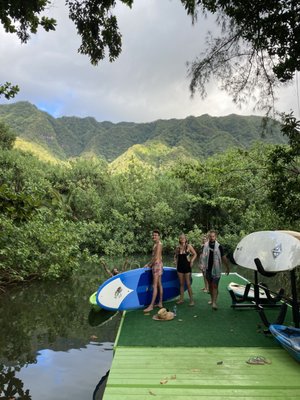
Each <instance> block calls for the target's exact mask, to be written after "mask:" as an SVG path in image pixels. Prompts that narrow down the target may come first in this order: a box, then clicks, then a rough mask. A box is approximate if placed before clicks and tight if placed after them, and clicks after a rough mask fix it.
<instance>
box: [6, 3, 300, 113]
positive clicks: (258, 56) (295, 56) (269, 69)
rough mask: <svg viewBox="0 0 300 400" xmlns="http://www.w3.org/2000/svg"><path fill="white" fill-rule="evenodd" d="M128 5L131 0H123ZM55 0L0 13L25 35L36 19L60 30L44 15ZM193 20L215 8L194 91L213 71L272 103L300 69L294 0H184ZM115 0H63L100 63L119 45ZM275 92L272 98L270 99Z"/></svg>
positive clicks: (193, 73)
mask: <svg viewBox="0 0 300 400" xmlns="http://www.w3.org/2000/svg"><path fill="white" fill-rule="evenodd" d="M119 2H120V3H123V4H125V5H127V6H129V7H131V6H132V4H133V3H134V0H119ZM52 3H53V1H51V0H38V1H37V0H29V1H26V5H25V3H22V2H20V1H18V0H14V1H7V0H6V1H1V7H0V21H1V24H2V25H3V27H4V29H5V31H6V32H9V33H15V34H17V36H18V37H19V38H20V40H21V42H23V43H24V42H27V41H28V39H29V38H30V34H35V33H36V32H37V29H38V27H42V28H43V29H45V30H46V31H50V30H55V27H56V21H55V20H54V19H53V18H51V17H48V16H46V15H45V14H46V12H47V13H49V12H50V13H51V9H50V11H49V6H50V5H51V4H52ZM181 3H182V5H183V6H184V8H185V9H186V12H187V14H188V15H190V16H191V17H192V21H193V22H196V21H197V17H198V15H199V14H200V13H201V14H205V13H212V14H214V15H216V18H217V23H218V24H219V25H220V27H221V31H222V35H221V37H214V36H212V35H208V36H207V48H206V51H204V53H203V54H201V55H200V56H199V57H198V58H196V59H195V61H194V62H192V63H191V64H190V66H189V73H190V77H191V83H190V89H191V92H192V93H195V91H196V90H199V91H200V93H201V94H202V96H205V95H206V91H205V86H206V84H207V83H208V81H209V79H210V78H211V77H212V76H213V75H214V76H216V77H217V78H218V80H219V81H221V82H222V89H224V90H226V91H227V92H229V93H230V94H231V95H232V97H233V100H234V101H235V102H237V103H243V102H246V101H247V100H248V99H249V98H253V93H254V89H256V90H258V103H257V104H258V106H259V107H260V108H268V107H269V106H270V104H272V101H273V100H274V96H275V95H274V89H275V88H276V86H277V85H278V84H281V83H284V82H287V81H290V80H291V79H292V78H293V76H294V74H295V72H296V71H299V69H300V57H299V54H300V46H299V40H300V18H299V15H300V4H299V2H298V1H297V0H276V1H274V0H181ZM116 4H117V1H116V0H105V1H96V0H66V6H67V7H68V8H69V18H70V19H71V20H72V21H73V22H74V24H75V26H76V29H77V33H78V34H79V36H81V40H82V42H81V45H80V47H79V49H78V52H79V53H81V54H85V55H88V56H89V58H90V61H91V63H92V64H94V65H96V64H97V63H98V62H99V61H101V60H102V59H104V58H105V57H106V56H107V57H108V58H109V60H110V61H114V60H116V59H117V57H118V56H119V55H120V53H121V51H122V34H121V32H120V30H119V26H118V20H117V17H116V15H114V13H113V9H114V7H115V6H116ZM17 92H18V87H17V86H12V85H11V84H10V83H8V82H6V83H5V84H3V85H1V86H0V96H1V95H4V96H5V97H6V98H10V97H14V95H15V94H16V93H17ZM270 100H271V102H270Z"/></svg>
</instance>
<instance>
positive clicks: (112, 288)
mask: <svg viewBox="0 0 300 400" xmlns="http://www.w3.org/2000/svg"><path fill="white" fill-rule="evenodd" d="M131 292H133V290H132V289H130V288H128V287H127V286H125V285H124V283H123V282H122V281H121V279H120V278H117V279H114V280H113V281H111V282H109V283H108V284H107V285H106V286H105V287H104V288H103V289H102V290H101V291H100V293H98V301H99V303H101V304H102V305H103V306H104V307H108V308H113V309H118V308H119V307H120V305H121V303H122V302H123V300H124V299H125V298H126V297H127V296H128V295H129V294H130V293H131Z"/></svg>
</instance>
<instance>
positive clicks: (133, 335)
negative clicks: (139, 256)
mask: <svg viewBox="0 0 300 400" xmlns="http://www.w3.org/2000/svg"><path fill="white" fill-rule="evenodd" d="M232 281H233V282H237V283H245V281H243V280H242V279H241V277H239V276H238V275H236V274H230V275H229V276H226V275H223V276H222V278H221V280H220V285H219V297H218V310H217V311H214V310H212V308H211V306H210V305H209V304H208V301H209V300H210V296H209V294H207V293H204V292H203V291H201V288H202V287H203V278H202V277H200V276H193V292H194V299H195V306H194V307H191V306H189V299H188V294H187V293H185V303H184V304H181V305H177V316H176V317H175V318H174V319H173V320H171V321H155V320H153V319H152V316H153V315H154V314H156V313H157V311H158V309H155V310H153V311H152V312H151V313H150V314H149V315H144V313H143V310H135V311H127V312H126V315H125V318H124V321H123V325H122V329H121V332H120V335H119V339H118V343H117V345H118V346H147V347H148V346H150V347H182V346H183V347H199V346H203V347H278V346H279V345H278V344H277V342H276V341H275V340H274V339H273V337H272V335H265V334H264V333H263V330H264V328H265V327H264V326H263V323H262V321H261V319H260V316H259V314H258V312H257V311H256V310H255V309H246V308H244V309H233V308H232V307H231V298H230V295H229V292H228V290H227V285H228V284H229V283H230V282H232ZM175 302H176V301H175V300H174V301H171V302H167V303H165V304H164V306H165V307H166V308H168V309H169V310H170V311H173V308H174V305H175ZM278 313H279V309H278V308H275V309H266V315H267V317H268V319H269V320H270V321H271V322H274V321H275V320H276V318H277V315H278ZM291 320H292V317H291V313H290V311H288V313H287V317H286V321H285V324H287V325H288V324H290V323H291Z"/></svg>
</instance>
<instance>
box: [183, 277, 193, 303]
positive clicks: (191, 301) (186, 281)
mask: <svg viewBox="0 0 300 400" xmlns="http://www.w3.org/2000/svg"><path fill="white" fill-rule="evenodd" d="M185 283H186V286H187V290H188V294H189V296H190V306H193V305H194V304H195V303H194V299H193V290H192V286H191V274H190V273H189V274H185Z"/></svg>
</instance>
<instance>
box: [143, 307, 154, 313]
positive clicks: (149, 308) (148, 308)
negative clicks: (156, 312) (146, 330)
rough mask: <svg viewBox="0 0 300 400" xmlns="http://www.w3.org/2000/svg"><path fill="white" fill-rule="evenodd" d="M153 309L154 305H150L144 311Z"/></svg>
mask: <svg viewBox="0 0 300 400" xmlns="http://www.w3.org/2000/svg"><path fill="white" fill-rule="evenodd" d="M152 310H153V307H152V306H148V307H147V308H145V309H144V312H150V311H152Z"/></svg>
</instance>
